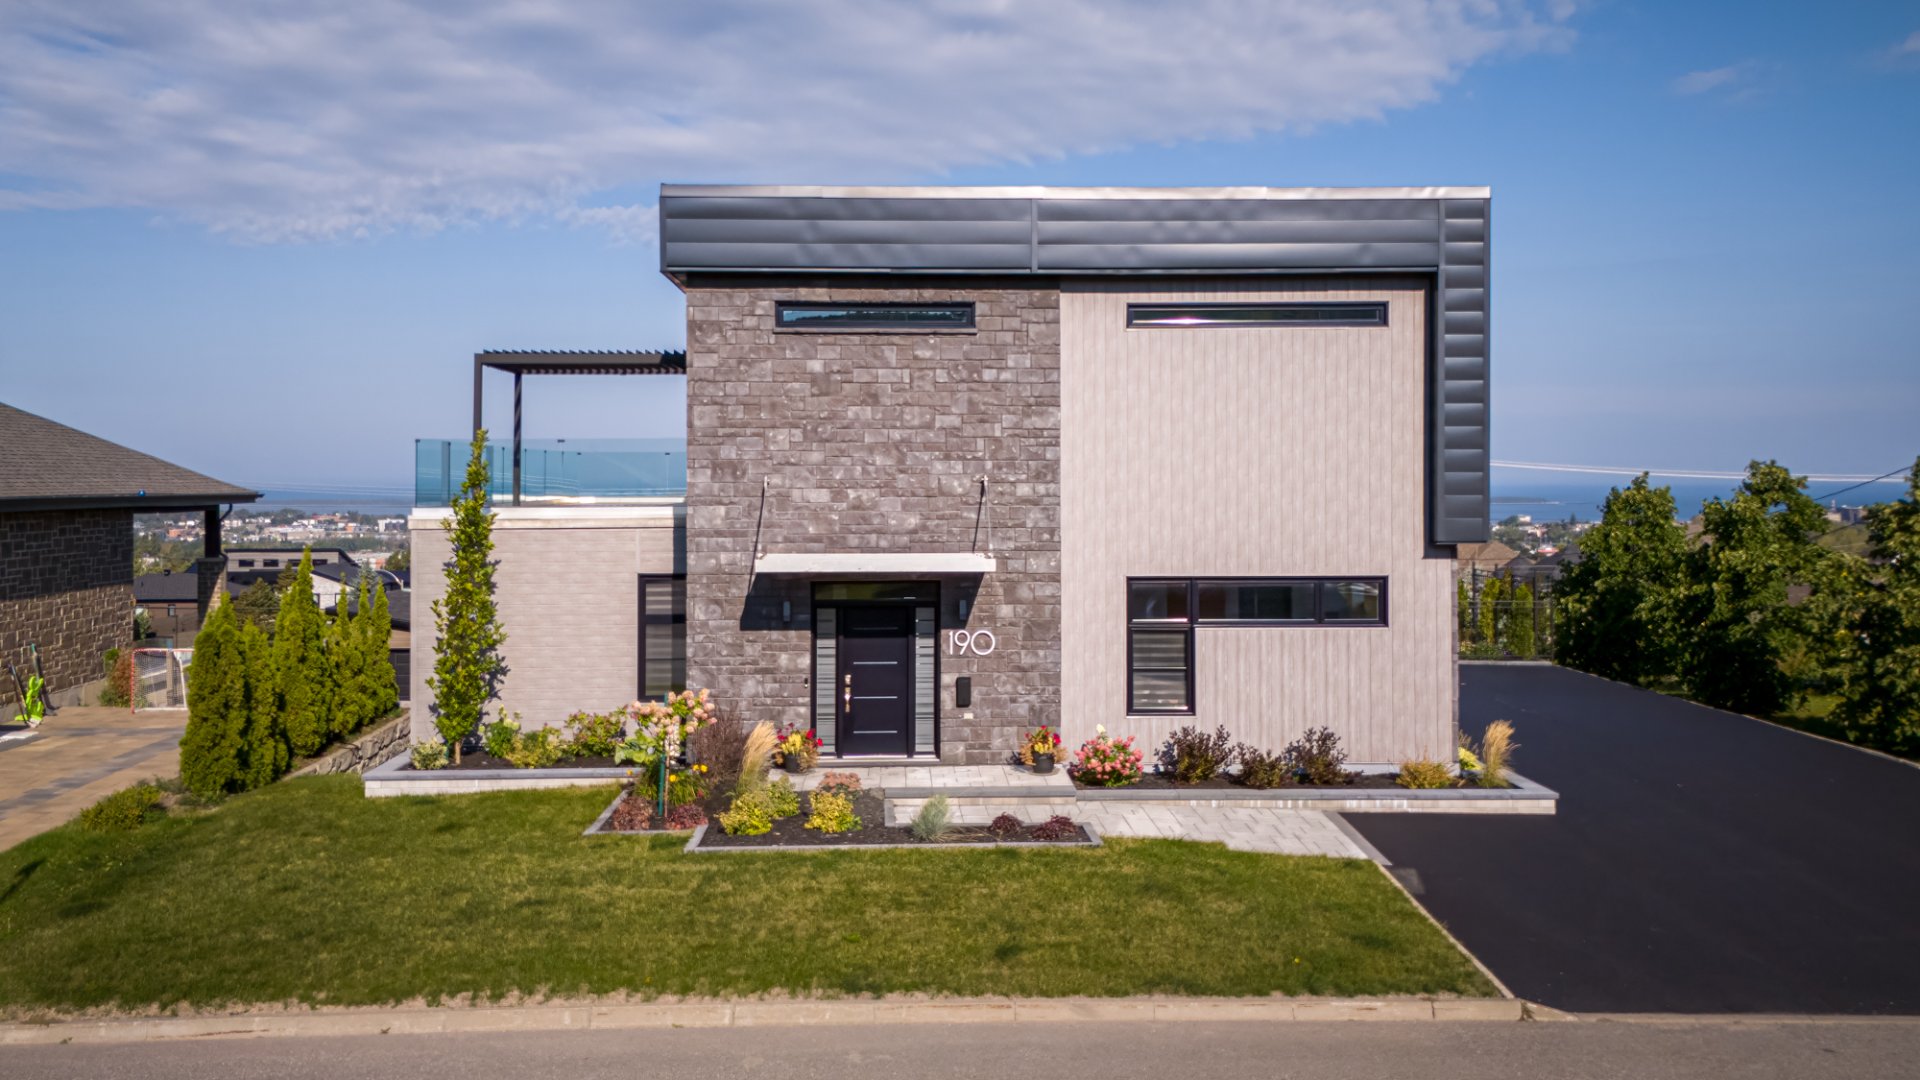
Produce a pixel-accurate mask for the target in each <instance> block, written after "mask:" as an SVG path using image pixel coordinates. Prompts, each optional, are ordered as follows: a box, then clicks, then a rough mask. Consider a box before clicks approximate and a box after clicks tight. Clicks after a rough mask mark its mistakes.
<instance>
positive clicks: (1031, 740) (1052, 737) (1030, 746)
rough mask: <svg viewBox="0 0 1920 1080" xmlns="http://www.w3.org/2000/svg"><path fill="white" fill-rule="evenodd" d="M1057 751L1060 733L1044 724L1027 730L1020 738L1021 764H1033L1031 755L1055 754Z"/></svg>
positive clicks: (1058, 750)
mask: <svg viewBox="0 0 1920 1080" xmlns="http://www.w3.org/2000/svg"><path fill="white" fill-rule="evenodd" d="M1059 753H1060V733H1059V732H1057V731H1055V730H1053V729H1052V728H1049V727H1048V726H1047V725H1045V724H1041V725H1040V726H1039V727H1037V728H1035V729H1033V730H1032V731H1029V732H1027V733H1026V735H1025V736H1024V737H1022V739H1021V740H1020V761H1021V763H1022V764H1026V765H1031V764H1033V755H1035V754H1056V755H1057V754H1059Z"/></svg>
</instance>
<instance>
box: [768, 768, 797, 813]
mask: <svg viewBox="0 0 1920 1080" xmlns="http://www.w3.org/2000/svg"><path fill="white" fill-rule="evenodd" d="M764 790H765V791H766V793H767V803H768V805H770V806H771V807H772V808H773V816H774V817H777V818H790V817H792V816H793V815H795V814H797V813H799V812H800V793H799V792H797V791H795V790H793V781H792V780H789V779H787V778H786V777H784V776H783V777H781V778H780V779H778V780H775V781H774V782H773V783H771V784H769V785H767V786H766V787H765V788H764Z"/></svg>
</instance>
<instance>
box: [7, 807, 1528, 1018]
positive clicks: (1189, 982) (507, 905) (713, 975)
mask: <svg viewBox="0 0 1920 1080" xmlns="http://www.w3.org/2000/svg"><path fill="white" fill-rule="evenodd" d="M609 798H610V791H609V790H608V789H574V790H561V791H541V792H513V793H503V794H494V795H474V796H459V797H450V798H440V799H428V798H407V799H365V798H362V797H361V795H360V784H359V781H358V780H357V779H356V778H353V777H318V778H312V779H303V780H295V781H289V782H285V783H281V784H277V785H274V786H273V787H271V788H268V789H266V790H263V791H260V792H256V793H253V794H251V795H245V796H241V797H238V798H235V799H233V800H232V801H231V802H229V803H228V804H227V805H225V806H223V807H221V808H220V809H218V810H216V811H213V812H208V813H200V814H196V815H191V816H180V817H170V818H167V819H165V820H161V821H158V822H155V823H153V824H150V825H148V826H146V827H144V828H142V829H140V830H139V831H137V832H134V833H128V834H120V835H99V834H91V833H85V832H81V831H80V830H79V829H77V828H76V827H74V826H71V825H69V826H66V827H63V828H61V829H58V830H55V831H54V832H51V833H48V834H46V835H44V836H41V837H38V838H36V839H34V840H30V841H28V842H27V843H25V844H23V845H21V846H19V847H17V848H14V849H13V850H10V851H6V852H0V1009H4V1010H7V1011H11V1012H14V1013H16V1014H18V1013H19V1012H21V1011H22V1010H26V1009H34V1008H48V1007H50V1008H77V1007H88V1006H104V1005H118V1006H121V1007H124V1008H137V1007H143V1006H147V1005H155V1004H157V1005H161V1006H171V1005H175V1004H181V1003H189V1004H194V1005H201V1006H206V1005H220V1004H233V1003H242V1002H275V1001H287V1000H299V1001H305V1002H313V1003H327V1004H379V1003H389V1002H398V1001H404V1000H407V999H410V998H415V997H424V998H426V999H428V1000H437V999H440V998H442V997H443V996H453V995H460V994H468V993H471V994H474V995H477V996H489V997H493V998H496V999H497V998H499V997H501V996H503V995H507V994H509V993H512V992H515V991H520V992H527V993H532V992H540V991H545V992H547V993H551V994H556V995H572V994H578V993H604V992H612V991H620V990H628V991H637V992H639V993H642V994H656V993H657V994H705V995H715V994H759V993H764V992H770V991H796V992H803V993H822V994H867V993H882V992H890V991H923V992H928V993H936V994H963V995H964V994H1015V995H1072V994H1087V995H1120V994H1139V993H1155V992H1162V993H1174V994H1268V993H1275V992H1278V993H1286V994H1342V995H1348V994H1352V995H1360V994H1364V995H1375V994H1393V993H1457V994H1488V993H1491V992H1492V988H1491V987H1490V986H1489V985H1488V984H1487V982H1486V981H1485V979H1484V978H1483V977H1482V976H1481V975H1480V974H1479V973H1478V972H1477V971H1476V970H1475V969H1474V968H1473V966H1472V965H1471V964H1470V963H1469V962H1468V961H1467V960H1466V959H1465V958H1464V957H1462V956H1461V955H1460V953H1459V952H1457V951H1456V950H1455V949H1454V948H1453V947H1452V946H1451V945H1450V944H1449V943H1448V942H1447V941H1446V939H1445V938H1444V937H1443V936H1442V935H1441V934H1440V933H1439V932H1438V931H1437V930H1435V928H1434V927H1433V926H1432V925H1431V924H1430V923H1429V922H1427V920H1426V919H1425V918H1424V917H1423V916H1422V915H1421V914H1420V913H1419V912H1418V911H1417V910H1415V909H1414V908H1413V907H1412V906H1411V905H1409V904H1408V903H1407V901H1406V899H1405V898H1404V897H1403V896H1401V895H1400V893H1399V892H1398V891H1397V890H1396V889H1395V888H1394V887H1393V886H1392V885H1391V884H1390V883H1389V882H1388V881H1387V880H1386V879H1385V878H1384V877H1383V876H1382V875H1381V874H1380V873H1379V872H1378V871H1377V870H1376V869H1374V868H1373V867H1372V866H1370V865H1369V864H1367V863H1365V862H1359V861H1336V860H1332V859H1318V858H1285V857H1280V856H1271V855H1254V854H1246V853H1242V852H1233V851H1227V850H1225V849H1224V848H1220V847H1215V846H1210V845H1198V844H1183V843H1175V842H1169V841H1148V842H1133V841H1115V842H1113V843H1111V844H1109V845H1108V846H1107V847H1106V848H1104V849H1063V850H1058V851H1035V850H1013V849H999V850H991V849H990V850H983V851H954V850H934V851H869V852H853V851H841V852H823V853H802V854H784V853H762V854H714V855H686V854H683V853H682V852H681V851H680V850H679V848H680V846H681V844H682V843H683V841H682V840H680V839H671V838H654V839H644V838H636V837H619V836H602V837H591V838H589V837H582V836H580V835H579V834H580V830H581V829H582V828H584V827H585V826H586V824H587V823H588V822H590V821H591V820H592V819H593V817H594V815H595V814H597V813H598V812H599V811H600V810H601V809H602V808H603V807H604V806H605V805H606V802H607V800H608V799H609Z"/></svg>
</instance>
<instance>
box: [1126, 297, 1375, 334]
mask: <svg viewBox="0 0 1920 1080" xmlns="http://www.w3.org/2000/svg"><path fill="white" fill-rule="evenodd" d="M1127 325H1128V326H1130V327H1139V328H1145V329H1184V328H1187V327H1207V326H1239V327H1262V326H1385V325H1387V305H1386V304H1384V303H1354V302H1344V301H1311V302H1304V303H1280V304H1128V305H1127Z"/></svg>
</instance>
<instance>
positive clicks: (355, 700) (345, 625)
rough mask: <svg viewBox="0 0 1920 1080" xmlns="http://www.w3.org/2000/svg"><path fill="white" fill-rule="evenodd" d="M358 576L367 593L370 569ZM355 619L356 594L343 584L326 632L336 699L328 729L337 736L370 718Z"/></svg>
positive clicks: (331, 684)
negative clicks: (349, 591)
mask: <svg viewBox="0 0 1920 1080" xmlns="http://www.w3.org/2000/svg"><path fill="white" fill-rule="evenodd" d="M357 576H358V577H359V578H360V579H361V581H362V583H363V584H362V588H361V595H362V596H363V597H364V596H365V595H366V590H365V586H364V582H365V580H366V571H364V570H363V571H361V572H360V574H359V575H357ZM353 623H354V619H353V596H352V594H350V593H348V592H347V590H346V589H345V588H344V587H342V588H341V590H340V600H339V602H338V603H336V604H334V607H333V620H332V621H331V622H329V623H328V624H327V633H326V652H327V682H328V685H329V687H330V688H331V692H332V700H333V710H332V712H331V713H330V714H329V715H328V717H327V720H328V730H329V732H330V733H331V734H333V735H335V736H343V735H350V734H352V733H353V732H355V731H358V730H359V729H360V725H361V724H363V723H365V722H366V720H367V707H368V703H367V702H366V701H365V700H364V693H365V690H366V679H365V678H364V676H363V674H362V672H361V668H362V667H363V666H364V665H365V663H366V656H367V653H366V650H365V649H364V648H362V647H361V644H360V635H359V631H358V629H357V628H355V626H354V624H353Z"/></svg>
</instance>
